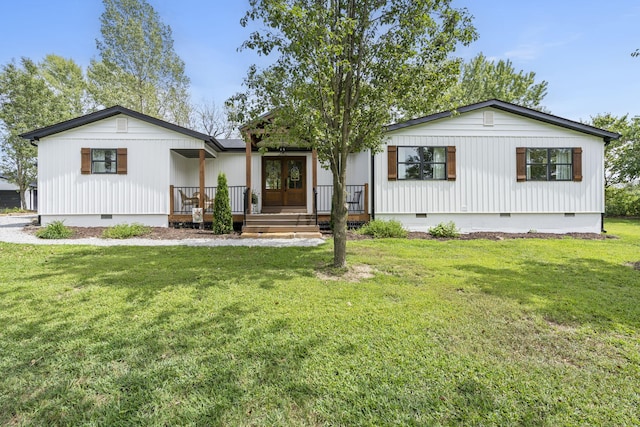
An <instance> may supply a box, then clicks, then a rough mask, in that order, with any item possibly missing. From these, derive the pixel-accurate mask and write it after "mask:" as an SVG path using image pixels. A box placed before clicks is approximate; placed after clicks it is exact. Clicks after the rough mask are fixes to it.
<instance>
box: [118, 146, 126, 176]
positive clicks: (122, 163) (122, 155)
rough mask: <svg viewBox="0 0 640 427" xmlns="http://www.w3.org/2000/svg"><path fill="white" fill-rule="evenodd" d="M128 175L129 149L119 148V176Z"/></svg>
mask: <svg viewBox="0 0 640 427" xmlns="http://www.w3.org/2000/svg"><path fill="white" fill-rule="evenodd" d="M126 173H127V149H126V148H118V174H119V175H126Z"/></svg>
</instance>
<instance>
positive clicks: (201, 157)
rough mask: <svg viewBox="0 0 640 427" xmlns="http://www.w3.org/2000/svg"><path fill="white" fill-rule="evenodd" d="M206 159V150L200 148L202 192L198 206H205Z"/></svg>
mask: <svg viewBox="0 0 640 427" xmlns="http://www.w3.org/2000/svg"><path fill="white" fill-rule="evenodd" d="M204 159H205V151H204V149H203V148H201V149H200V194H199V199H200V200H198V207H201V208H204Z"/></svg>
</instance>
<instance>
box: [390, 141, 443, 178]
mask: <svg viewBox="0 0 640 427" xmlns="http://www.w3.org/2000/svg"><path fill="white" fill-rule="evenodd" d="M446 171H447V147H398V179H404V180H436V179H442V180H444V179H447V172H446Z"/></svg>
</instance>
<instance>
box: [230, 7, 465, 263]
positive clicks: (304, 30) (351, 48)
mask: <svg viewBox="0 0 640 427" xmlns="http://www.w3.org/2000/svg"><path fill="white" fill-rule="evenodd" d="M249 4H250V8H249V11H248V12H247V14H246V16H245V17H244V19H243V20H242V24H243V25H247V24H248V23H249V22H251V21H256V22H258V23H260V24H261V25H263V26H264V28H265V29H264V30H259V31H256V32H254V33H253V34H251V36H250V37H249V39H248V40H247V41H246V42H245V43H244V45H243V47H245V48H249V49H253V50H255V51H256V52H258V53H259V54H262V55H269V54H271V53H274V54H276V55H277V59H276V60H275V62H274V64H273V65H271V66H269V67H267V68H265V69H258V68H256V67H251V69H250V70H249V73H248V75H247V78H246V79H245V85H246V88H247V90H246V92H245V93H242V94H239V95H236V96H234V97H233V98H232V99H231V100H230V103H231V104H232V105H234V106H236V107H238V108H239V109H240V110H239V111H241V112H242V114H241V117H240V120H239V121H244V120H247V119H255V118H256V117H258V116H259V114H261V113H264V112H265V111H269V110H272V109H276V108H277V109H278V114H276V115H274V120H273V122H272V123H270V124H269V125H268V129H267V133H266V137H265V140H267V141H269V140H270V141H271V142H272V143H276V144H277V143H280V142H283V141H295V143H297V144H307V145H309V146H311V147H315V148H316V149H317V151H318V158H319V159H320V160H321V161H322V162H323V163H324V164H325V165H326V166H328V168H329V169H330V170H331V172H332V175H333V200H332V206H333V207H332V221H333V224H334V230H333V231H334V248H335V249H334V265H335V266H336V267H342V266H344V265H345V261H346V219H347V213H348V210H347V206H346V182H347V181H346V177H347V156H348V155H349V154H350V153H356V152H359V151H362V150H365V149H372V150H374V151H377V150H379V147H380V145H381V142H382V140H383V136H384V125H385V124H387V123H389V122H391V121H393V120H394V118H397V117H399V116H411V115H418V114H424V112H426V111H429V110H430V109H431V107H432V104H433V103H434V102H435V100H436V99H437V96H438V93H439V92H440V91H441V88H442V87H443V86H444V87H446V86H447V85H448V84H450V83H452V82H455V80H456V78H457V76H458V72H459V62H458V61H457V60H455V59H452V58H451V57H450V54H451V52H453V51H454V50H455V48H456V46H457V45H458V44H460V43H462V44H467V43H470V42H471V41H472V40H474V39H475V38H476V33H475V29H474V28H473V26H472V25H471V17H470V15H469V14H468V13H467V11H466V10H465V9H455V8H453V7H452V6H451V0H442V1H438V2H433V1H430V0H388V1H382V0H365V1H361V0H360V1H359V0H250V1H249ZM243 119H244V120H243Z"/></svg>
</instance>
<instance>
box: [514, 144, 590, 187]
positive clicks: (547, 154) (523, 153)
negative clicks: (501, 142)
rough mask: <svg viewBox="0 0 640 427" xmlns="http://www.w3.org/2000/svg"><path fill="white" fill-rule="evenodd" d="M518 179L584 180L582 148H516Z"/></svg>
mask: <svg viewBox="0 0 640 427" xmlns="http://www.w3.org/2000/svg"><path fill="white" fill-rule="evenodd" d="M516 169H517V180H518V181H582V148H560V147H553V148H551V147H527V148H522V147H519V148H516Z"/></svg>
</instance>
